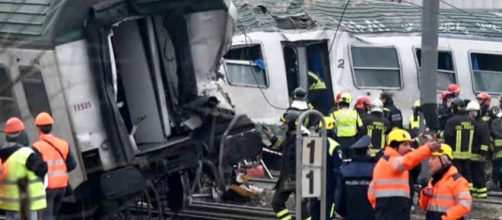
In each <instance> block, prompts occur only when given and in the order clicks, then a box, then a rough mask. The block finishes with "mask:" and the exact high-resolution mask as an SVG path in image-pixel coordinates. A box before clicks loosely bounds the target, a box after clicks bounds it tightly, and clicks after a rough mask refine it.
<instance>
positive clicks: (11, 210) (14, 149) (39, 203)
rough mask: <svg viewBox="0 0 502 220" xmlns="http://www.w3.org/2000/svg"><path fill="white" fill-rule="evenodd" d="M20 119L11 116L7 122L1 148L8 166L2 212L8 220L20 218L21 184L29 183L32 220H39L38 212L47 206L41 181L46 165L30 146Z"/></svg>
mask: <svg viewBox="0 0 502 220" xmlns="http://www.w3.org/2000/svg"><path fill="white" fill-rule="evenodd" d="M24 128H25V127H24V123H23V122H22V121H21V119H19V118H16V117H12V118H9V119H8V120H7V122H6V123H5V129H4V133H5V140H6V142H7V143H6V144H5V145H4V147H2V148H1V149H0V158H1V160H2V161H3V166H4V167H5V170H4V174H3V179H2V181H0V209H1V210H5V211H6V217H7V218H6V219H7V220H15V219H20V218H21V217H20V213H19V212H20V211H21V206H20V201H21V198H20V188H19V186H18V183H19V181H23V180H27V190H28V195H29V201H30V212H29V216H30V219H37V218H38V212H39V211H40V210H42V209H45V207H46V206H47V204H46V200H45V189H44V184H43V182H42V180H43V178H44V176H45V174H46V173H47V163H45V162H44V161H43V160H42V158H40V156H39V155H38V154H36V153H34V152H33V150H32V149H31V148H29V147H26V146H28V145H29V144H30V143H29V140H28V136H27V135H26V133H25V132H24Z"/></svg>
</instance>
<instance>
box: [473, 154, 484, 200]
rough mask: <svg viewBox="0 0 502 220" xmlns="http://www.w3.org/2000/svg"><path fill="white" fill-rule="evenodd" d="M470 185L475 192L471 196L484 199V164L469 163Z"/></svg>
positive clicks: (477, 162) (480, 162) (478, 162)
mask: <svg viewBox="0 0 502 220" xmlns="http://www.w3.org/2000/svg"><path fill="white" fill-rule="evenodd" d="M471 170H472V185H473V187H474V190H476V191H475V192H474V193H473V195H474V196H476V197H485V198H486V195H487V193H488V192H487V189H486V179H485V162H482V161H471Z"/></svg>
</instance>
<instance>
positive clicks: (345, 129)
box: [331, 108, 363, 137]
mask: <svg viewBox="0 0 502 220" xmlns="http://www.w3.org/2000/svg"><path fill="white" fill-rule="evenodd" d="M331 117H332V118H333V120H334V121H335V129H336V136H337V137H354V136H356V134H357V129H358V127H361V126H362V125H363V122H362V120H361V117H359V114H357V111H356V110H352V109H347V108H343V109H340V110H338V111H335V112H333V113H332V114H331Z"/></svg>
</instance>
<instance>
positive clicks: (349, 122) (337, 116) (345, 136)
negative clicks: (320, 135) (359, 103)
mask: <svg viewBox="0 0 502 220" xmlns="http://www.w3.org/2000/svg"><path fill="white" fill-rule="evenodd" d="M351 102H352V96H351V95H350V94H349V93H346V92H344V93H342V94H341V95H340V101H339V103H338V105H339V107H340V109H338V110H337V111H335V112H333V113H331V115H330V116H331V118H332V120H333V121H334V122H335V123H334V124H335V127H334V130H335V140H336V141H337V142H338V143H339V144H340V145H341V146H342V154H343V159H348V158H350V157H351V156H352V151H351V149H350V146H351V145H352V144H353V143H355V142H356V141H357V137H358V134H360V133H361V129H362V126H363V122H362V120H361V117H360V116H359V114H357V111H355V110H353V109H350V108H349V107H350V103H351Z"/></svg>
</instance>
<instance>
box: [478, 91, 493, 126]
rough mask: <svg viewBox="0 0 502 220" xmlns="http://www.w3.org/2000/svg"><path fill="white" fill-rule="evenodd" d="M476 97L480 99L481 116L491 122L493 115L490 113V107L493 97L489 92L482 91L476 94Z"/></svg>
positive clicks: (485, 120)
mask: <svg viewBox="0 0 502 220" xmlns="http://www.w3.org/2000/svg"><path fill="white" fill-rule="evenodd" d="M476 99H478V102H479V105H480V106H481V110H480V111H481V112H480V115H479V116H480V117H481V119H482V120H483V121H484V122H486V123H489V120H490V119H491V117H490V115H489V113H488V108H490V104H491V102H492V97H491V96H490V94H488V93H487V92H481V93H479V94H478V95H477V96H476Z"/></svg>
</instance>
